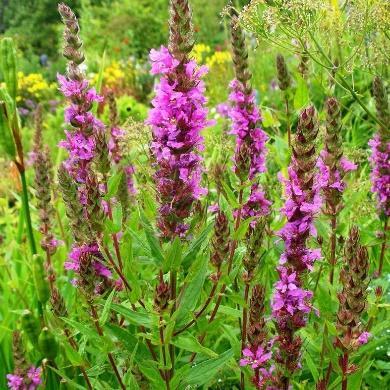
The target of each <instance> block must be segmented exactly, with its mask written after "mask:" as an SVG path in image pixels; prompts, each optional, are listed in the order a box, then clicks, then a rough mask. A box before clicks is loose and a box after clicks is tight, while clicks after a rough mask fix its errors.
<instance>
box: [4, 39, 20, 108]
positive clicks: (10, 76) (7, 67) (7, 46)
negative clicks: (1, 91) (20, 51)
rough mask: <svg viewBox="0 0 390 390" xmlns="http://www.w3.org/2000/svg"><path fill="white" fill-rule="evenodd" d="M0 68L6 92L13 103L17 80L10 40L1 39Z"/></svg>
mask: <svg viewBox="0 0 390 390" xmlns="http://www.w3.org/2000/svg"><path fill="white" fill-rule="evenodd" d="M0 68H1V73H2V75H3V78H4V81H5V84H6V85H7V89H8V92H9V94H10V96H11V98H12V100H14V101H15V99H16V91H17V87H18V80H17V75H16V52H15V47H14V43H13V40H12V38H8V37H6V38H3V39H2V40H1V42H0Z"/></svg>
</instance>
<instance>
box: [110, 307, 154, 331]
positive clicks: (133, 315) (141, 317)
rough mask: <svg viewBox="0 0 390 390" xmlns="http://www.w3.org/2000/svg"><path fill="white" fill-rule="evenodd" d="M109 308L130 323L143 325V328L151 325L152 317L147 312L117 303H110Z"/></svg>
mask: <svg viewBox="0 0 390 390" xmlns="http://www.w3.org/2000/svg"><path fill="white" fill-rule="evenodd" d="M111 309H112V310H114V311H116V312H117V313H119V314H122V315H123V316H124V317H125V318H126V319H127V320H128V321H129V322H130V323H132V324H134V325H138V326H144V327H145V328H151V327H152V324H153V322H152V319H151V318H150V317H149V314H147V313H145V312H142V311H141V309H139V311H133V310H131V309H129V308H127V307H126V306H123V305H118V304H117V303H112V304H111Z"/></svg>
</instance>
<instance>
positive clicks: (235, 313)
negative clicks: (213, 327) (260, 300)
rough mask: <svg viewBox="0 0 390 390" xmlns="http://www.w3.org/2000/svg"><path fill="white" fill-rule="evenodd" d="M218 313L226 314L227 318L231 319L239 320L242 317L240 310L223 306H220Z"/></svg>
mask: <svg viewBox="0 0 390 390" xmlns="http://www.w3.org/2000/svg"><path fill="white" fill-rule="evenodd" d="M218 312H219V313H222V314H226V315H227V316H229V317H231V318H241V317H242V312H241V310H238V309H235V308H233V307H230V306H224V305H221V306H220V307H219V310H218Z"/></svg>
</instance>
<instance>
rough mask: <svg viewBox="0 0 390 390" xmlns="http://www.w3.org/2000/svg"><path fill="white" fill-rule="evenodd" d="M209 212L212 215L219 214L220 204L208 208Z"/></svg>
mask: <svg viewBox="0 0 390 390" xmlns="http://www.w3.org/2000/svg"><path fill="white" fill-rule="evenodd" d="M207 211H209V212H210V213H212V214H215V213H217V212H218V211H219V205H218V203H214V204H212V205H210V206H209V207H208V209H207Z"/></svg>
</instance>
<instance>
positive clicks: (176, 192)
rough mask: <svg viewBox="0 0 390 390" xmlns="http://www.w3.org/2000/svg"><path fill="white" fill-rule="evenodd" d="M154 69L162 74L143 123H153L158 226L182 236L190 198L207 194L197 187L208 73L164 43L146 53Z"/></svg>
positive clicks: (199, 177) (171, 234)
mask: <svg viewBox="0 0 390 390" xmlns="http://www.w3.org/2000/svg"><path fill="white" fill-rule="evenodd" d="M150 61H151V63H152V74H160V75H161V79H160V82H159V84H158V85H157V86H156V88H155V92H156V96H155V98H154V99H153V101H152V105H153V108H152V109H151V110H150V112H149V117H148V119H147V121H146V123H147V124H149V125H151V126H152V131H153V141H152V144H151V150H152V153H153V155H154V158H155V160H156V167H157V171H156V173H155V182H156V185H157V192H158V194H159V202H160V218H159V220H158V226H159V228H160V230H161V234H162V236H163V237H167V238H169V237H173V236H177V235H179V236H184V235H185V233H186V230H187V226H186V224H184V223H183V221H184V220H185V219H186V218H187V217H189V215H190V212H191V206H192V203H193V202H194V201H195V200H196V199H199V198H200V197H201V196H202V195H204V194H205V193H206V190H205V189H204V188H202V187H201V186H200V180H201V175H202V170H203V169H202V165H201V163H202V157H201V156H200V155H199V151H201V150H203V138H202V137H201V135H200V132H201V130H203V129H204V128H205V127H206V126H207V125H208V124H209V122H208V121H207V109H206V108H205V104H206V98H205V96H204V91H205V86H204V82H203V81H202V80H201V77H202V76H203V75H204V74H205V73H206V72H207V69H206V68H204V67H198V66H197V64H196V63H195V61H193V60H187V61H186V62H184V63H182V62H181V63H179V61H177V60H176V59H175V58H174V57H173V56H172V54H170V52H169V51H168V49H167V48H165V47H161V49H160V50H159V51H156V50H152V52H151V53H150Z"/></svg>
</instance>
